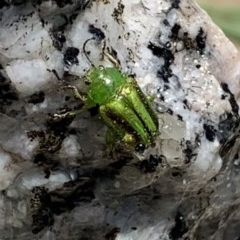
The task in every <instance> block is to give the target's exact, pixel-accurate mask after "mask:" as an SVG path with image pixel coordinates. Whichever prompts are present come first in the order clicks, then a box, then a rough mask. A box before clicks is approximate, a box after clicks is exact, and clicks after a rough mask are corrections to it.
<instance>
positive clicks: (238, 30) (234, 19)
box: [200, 4, 240, 44]
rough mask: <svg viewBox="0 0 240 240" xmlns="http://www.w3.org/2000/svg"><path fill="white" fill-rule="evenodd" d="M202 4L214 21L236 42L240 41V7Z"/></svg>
mask: <svg viewBox="0 0 240 240" xmlns="http://www.w3.org/2000/svg"><path fill="white" fill-rule="evenodd" d="M200 6H201V7H202V8H203V9H204V10H205V11H206V12H207V13H208V15H209V16H210V17H211V18H212V19H213V21H214V22H215V23H216V24H217V25H218V26H219V27H220V28H221V29H222V30H223V32H224V33H225V34H226V35H227V36H228V37H229V38H230V39H232V40H233V41H234V42H236V43H238V44H239V43H240V8H239V7H236V8H233V7H231V8H230V7H216V6H211V5H203V4H200Z"/></svg>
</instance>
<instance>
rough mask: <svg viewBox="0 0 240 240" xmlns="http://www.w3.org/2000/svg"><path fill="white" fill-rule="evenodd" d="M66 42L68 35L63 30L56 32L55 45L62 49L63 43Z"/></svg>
mask: <svg viewBox="0 0 240 240" xmlns="http://www.w3.org/2000/svg"><path fill="white" fill-rule="evenodd" d="M65 42H66V37H65V36H64V35H63V33H61V32H56V33H54V34H53V46H54V47H55V48H56V49H57V50H59V51H61V50H62V48H63V44H64V43H65Z"/></svg>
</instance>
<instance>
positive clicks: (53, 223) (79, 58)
mask: <svg viewBox="0 0 240 240" xmlns="http://www.w3.org/2000/svg"><path fill="white" fill-rule="evenodd" d="M0 17H1V21H0V26H1V33H0V39H1V41H0V52H1V55H0V63H1V69H0V74H1V75H0V103H1V112H2V113H1V115H0V131H1V137H0V144H1V148H0V158H1V162H2V164H0V167H1V170H2V174H0V176H2V179H1V178H0V179H1V185H0V186H1V189H2V194H1V196H0V209H1V211H0V213H1V217H0V219H4V221H1V222H0V236H4V237H5V238H6V239H24V240H26V239H49V238H51V239H52V238H58V239H79V238H81V239H98V240H101V239H119V240H120V239H121V240H125V239H126V240H127V239H133V240H135V239H136V240H146V239H151V240H154V239H172V240H174V239H180V238H183V237H184V238H187V237H188V238H189V239H226V238H227V236H231V237H230V239H234V238H236V237H237V236H238V232H237V226H238V224H237V223H236V222H237V221H238V220H239V216H238V215H239V214H237V212H238V211H237V210H238V205H239V204H238V202H237V201H236V200H235V199H237V198H238V197H239V190H238V189H239V186H238V182H239V176H238V172H239V171H238V168H239V166H238V165H239V164H238V158H239V157H238V148H239V136H238V135H239V133H238V129H239V106H238V102H239V95H240V92H239V89H240V88H239V87H238V85H239V79H240V78H239V76H240V66H239V65H240V62H239V56H238V53H237V50H236V48H235V47H234V46H233V44H232V43H231V42H230V41H229V40H228V39H227V38H226V37H225V36H224V34H223V33H222V31H221V30H219V28H217V27H216V26H215V25H214V24H213V23H212V21H211V19H210V18H209V17H208V16H207V15H206V13H204V12H202V10H201V9H200V8H199V7H198V6H197V5H196V4H195V3H193V2H192V1H187V0H181V1H180V0H175V1H170V2H169V1H164V0H159V1H145V0H142V1H139V0H133V1H127V0H122V1H121V0H120V1H117V0H112V1H107V0H102V1H101V0H99V1H85V0H79V1H76V0H73V1H56V0H55V1H54V0H48V1H20V2H19V3H18V4H17V3H16V2H13V3H12V5H11V4H10V3H9V2H8V1H6V3H4V4H2V5H0ZM104 43H105V44H106V46H105V48H104ZM84 46H85V47H84ZM102 51H109V53H111V54H112V55H114V56H115V57H116V58H117V60H118V61H119V62H120V67H121V71H122V72H124V73H125V74H126V75H131V76H134V78H135V79H136V81H137V84H138V85H139V86H140V88H141V89H142V91H143V92H144V94H145V95H148V96H150V97H151V98H152V99H153V100H152V105H153V107H154V110H155V111H156V113H157V116H158V122H159V131H160V134H159V136H158V137H157V139H156V141H155V146H152V147H149V148H147V149H146V150H145V151H144V152H143V153H140V152H136V151H130V150H129V149H126V148H125V147H123V144H121V142H120V143H116V144H115V146H114V147H113V148H110V147H109V146H108V145H107V144H106V141H105V134H106V125H105V124H104V122H103V120H102V119H100V117H99V114H97V111H96V110H97V108H93V109H91V111H85V112H84V111H83V112H82V113H80V114H79V115H78V116H76V117H68V118H65V119H58V118H56V113H65V112H67V111H69V110H76V109H80V108H81V107H82V105H83V102H81V101H80V100H78V99H75V98H74V96H73V94H72V92H71V90H69V89H67V88H66V85H68V84H70V85H75V86H77V87H78V88H79V89H80V91H81V92H82V93H86V91H87V85H86V84H85V83H84V81H83V79H84V76H85V74H86V72H87V71H88V70H89V69H90V68H91V67H92V65H94V66H98V65H104V66H109V65H112V63H111V61H109V60H108V59H107V57H106V56H104V55H103V54H102ZM103 56H104V58H103ZM54 116H55V117H54ZM223 202H224V204H225V205H227V206H226V207H224V206H223ZM223 216H225V218H226V219H227V220H226V222H222V220H221V219H222V217H223ZM213 222H214V228H212V229H211V231H210V229H209V227H208V225H210V224H212V223H213ZM233 222H234V224H232V223H233ZM235 223H236V224H235ZM233 225H234V226H233ZM211 226H212V225H211ZM221 227H222V228H221ZM229 227H232V231H229V230H227V229H228V228H229ZM216 236H217V238H216Z"/></svg>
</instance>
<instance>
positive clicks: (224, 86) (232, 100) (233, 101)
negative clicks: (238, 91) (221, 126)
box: [221, 83, 239, 116]
mask: <svg viewBox="0 0 240 240" xmlns="http://www.w3.org/2000/svg"><path fill="white" fill-rule="evenodd" d="M221 87H222V89H223V91H224V92H226V93H228V94H229V103H230V105H231V107H232V111H233V113H234V114H235V115H236V116H238V110H239V106H238V104H237V101H236V99H235V97H234V95H233V94H232V92H231V91H230V90H229V88H228V84H227V83H221Z"/></svg>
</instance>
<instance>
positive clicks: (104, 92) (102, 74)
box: [86, 66, 126, 105]
mask: <svg viewBox="0 0 240 240" xmlns="http://www.w3.org/2000/svg"><path fill="white" fill-rule="evenodd" d="M86 77H87V79H88V81H89V82H90V85H89V88H88V92H87V95H88V98H90V99H91V101H93V102H94V103H95V104H98V105H102V104H105V103H106V102H107V101H109V100H110V99H111V98H113V97H114V96H115V95H116V93H117V91H118V89H119V88H121V86H122V85H124V84H125V83H126V77H125V76H124V75H123V74H122V73H121V72H120V71H119V70H118V69H117V68H113V67H111V68H110V67H108V68H105V67H102V66H100V67H94V68H93V69H91V70H90V71H89V72H88V73H87V75H86Z"/></svg>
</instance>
